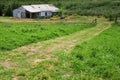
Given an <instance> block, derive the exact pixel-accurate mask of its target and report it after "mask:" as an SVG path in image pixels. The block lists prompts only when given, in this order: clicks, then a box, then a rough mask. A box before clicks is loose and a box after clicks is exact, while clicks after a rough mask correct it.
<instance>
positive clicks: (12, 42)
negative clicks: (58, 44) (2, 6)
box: [0, 18, 96, 51]
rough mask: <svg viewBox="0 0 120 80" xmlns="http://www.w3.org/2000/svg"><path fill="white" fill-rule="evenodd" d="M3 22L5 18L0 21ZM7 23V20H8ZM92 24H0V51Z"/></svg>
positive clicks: (58, 35)
mask: <svg viewBox="0 0 120 80" xmlns="http://www.w3.org/2000/svg"><path fill="white" fill-rule="evenodd" d="M2 19H3V20H4V21H5V18H1V20H2ZM8 21H9V19H8ZM47 22H48V23H47ZM95 25H96V24H93V23H79V22H64V21H59V22H54V23H52V22H49V21H46V22H43V23H42V22H40V21H38V22H34V21H33V22H27V23H25V22H21V23H20V22H16V23H12V22H11V23H10V22H9V23H8V22H0V35H1V36H0V44H1V45H0V51H6V50H11V49H15V48H17V47H20V46H23V45H27V44H30V43H34V42H38V41H44V40H48V39H52V38H56V37H60V36H63V35H68V34H71V33H73V32H76V31H80V30H83V29H85V28H90V27H94V26H95Z"/></svg>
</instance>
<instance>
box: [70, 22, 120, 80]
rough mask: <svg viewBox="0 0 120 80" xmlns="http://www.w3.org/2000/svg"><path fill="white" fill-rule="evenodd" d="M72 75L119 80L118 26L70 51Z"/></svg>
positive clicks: (119, 29)
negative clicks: (82, 74)
mask: <svg viewBox="0 0 120 80" xmlns="http://www.w3.org/2000/svg"><path fill="white" fill-rule="evenodd" d="M72 56H73V59H74V61H72V60H71V62H72V68H73V71H74V74H76V75H81V72H82V73H85V74H86V75H87V76H88V78H89V80H92V79H93V77H97V78H98V79H100V78H101V79H105V80H119V79H120V76H119V75H120V24H113V26H112V27H111V28H110V29H108V30H106V31H104V32H103V33H102V34H100V35H98V36H97V37H95V38H94V39H92V40H90V41H88V42H84V43H83V44H78V45H76V47H75V48H74V49H73V51H72Z"/></svg>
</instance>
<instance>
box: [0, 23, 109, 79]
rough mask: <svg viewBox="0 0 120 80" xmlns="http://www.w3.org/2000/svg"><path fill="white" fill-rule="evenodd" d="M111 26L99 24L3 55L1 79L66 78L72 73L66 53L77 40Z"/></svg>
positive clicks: (68, 52)
mask: <svg viewBox="0 0 120 80" xmlns="http://www.w3.org/2000/svg"><path fill="white" fill-rule="evenodd" d="M110 27H111V24H110V23H108V22H103V23H98V24H97V26H96V27H93V28H89V29H85V30H82V31H77V32H75V33H73V34H70V35H67V36H64V37H60V38H56V39H51V40H47V41H41V42H38V43H33V44H31V45H27V46H23V47H20V48H18V49H15V50H13V51H9V52H7V53H6V54H5V53H4V54H1V57H0V64H1V66H0V68H1V71H0V74H1V75H0V78H1V79H2V78H3V79H13V80H26V79H29V80H42V79H48V80H55V79H65V78H66V77H69V76H70V75H71V72H72V71H70V72H69V64H68V63H66V62H65V61H67V59H68V58H67V57H66V59H65V56H66V55H65V54H70V52H71V50H72V48H73V47H74V46H75V45H76V44H77V43H82V42H84V41H87V40H90V39H92V38H93V37H95V36H97V35H99V34H100V33H101V32H103V31H104V30H106V29H108V28H110ZM64 53H65V54H64ZM62 58H63V59H62ZM67 66H68V69H67ZM64 69H65V70H64ZM3 76H4V77H3ZM66 79H67V78H66Z"/></svg>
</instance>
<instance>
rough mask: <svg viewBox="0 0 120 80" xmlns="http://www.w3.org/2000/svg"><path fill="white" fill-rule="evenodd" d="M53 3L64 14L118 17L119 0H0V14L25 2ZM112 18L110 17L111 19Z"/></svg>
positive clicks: (6, 12) (8, 12)
mask: <svg viewBox="0 0 120 80" xmlns="http://www.w3.org/2000/svg"><path fill="white" fill-rule="evenodd" d="M42 3H43V4H47V3H50V4H54V5H56V6H57V7H58V8H60V9H63V10H62V11H63V12H64V14H66V15H71V14H79V15H86V16H105V17H107V18H110V19H111V18H115V17H116V16H117V17H120V10H119V9H120V1H119V0H64V1H63V0H39V1H38V0H9V1H8V0H7V1H5V0H1V1H0V16H1V15H3V14H4V15H6V16H12V10H13V9H15V8H17V7H20V6H21V5H25V4H27V5H28V4H42ZM111 20H112V19H111Z"/></svg>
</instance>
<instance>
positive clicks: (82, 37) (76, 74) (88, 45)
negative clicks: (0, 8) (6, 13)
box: [0, 17, 120, 80]
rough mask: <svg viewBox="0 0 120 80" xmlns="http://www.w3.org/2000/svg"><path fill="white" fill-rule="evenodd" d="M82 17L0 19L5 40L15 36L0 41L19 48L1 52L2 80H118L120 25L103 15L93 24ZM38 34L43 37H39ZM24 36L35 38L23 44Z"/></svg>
mask: <svg viewBox="0 0 120 80" xmlns="http://www.w3.org/2000/svg"><path fill="white" fill-rule="evenodd" d="M83 19H85V18H82V17H81V19H79V20H77V21H75V20H76V19H73V21H72V20H69V21H66V22H64V21H62V22H61V21H60V22H59V20H58V21H57V22H54V23H53V22H51V21H48V22H45V21H39V20H37V21H36V20H35V21H34V20H33V22H34V23H31V22H27V23H24V22H17V21H16V22H13V21H11V22H8V21H6V20H5V21H2V20H3V19H2V20H0V21H1V23H0V25H1V26H0V27H1V29H2V30H1V31H0V34H2V36H3V39H6V41H7V40H8V38H11V39H9V40H10V41H12V39H13V38H14V39H16V40H15V41H12V42H5V43H2V42H1V43H2V44H4V46H5V45H6V44H10V45H11V46H14V48H16V49H14V48H13V47H11V48H10V49H8V50H9V51H7V52H4V51H3V50H1V51H0V80H119V79H120V77H119V75H120V42H119V40H120V24H119V23H118V24H111V22H108V21H107V20H105V19H103V18H102V19H101V18H100V19H98V23H97V24H92V23H91V21H90V22H81V20H82V21H83ZM90 19H91V18H90ZM93 19H94V18H93ZM13 20H14V19H13ZM30 21H31V20H30ZM85 21H87V20H86V19H85ZM3 26H4V27H3ZM6 28H7V29H6ZM41 28H43V30H41ZM61 28H62V29H64V32H62V31H61ZM16 30H17V31H16ZM22 31H25V32H24V33H23V32H22ZM31 31H33V32H31ZM42 31H43V32H42ZM54 31H55V33H57V35H56V34H54ZM6 32H7V33H6ZM3 33H4V34H3ZM50 33H51V34H52V37H50V36H51V34H50ZM21 34H22V35H21ZM39 34H42V35H44V36H42V38H38V37H41V35H39ZM26 35H27V36H28V37H26ZM32 35H36V37H31V36H32ZM12 36H14V37H12ZM16 36H17V37H16ZM0 37H1V36H0ZM23 38H25V39H24V40H25V42H27V41H28V42H29V40H28V39H30V40H33V41H30V42H29V43H24V41H23V40H22V39H23ZM0 39H1V38H0ZM19 39H20V42H21V43H20V44H22V45H24V46H22V45H16V44H14V43H13V42H15V43H17V42H18V43H19ZM1 40H2V39H1ZM9 40H8V41H9ZM11 43H13V44H11ZM25 44H27V45H25ZM0 46H2V45H0ZM19 46H22V47H19ZM7 47H8V46H7ZM7 47H6V49H7ZM8 48H9V47H8ZM11 49H13V50H11Z"/></svg>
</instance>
